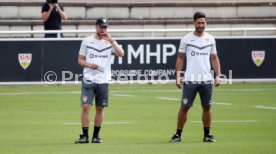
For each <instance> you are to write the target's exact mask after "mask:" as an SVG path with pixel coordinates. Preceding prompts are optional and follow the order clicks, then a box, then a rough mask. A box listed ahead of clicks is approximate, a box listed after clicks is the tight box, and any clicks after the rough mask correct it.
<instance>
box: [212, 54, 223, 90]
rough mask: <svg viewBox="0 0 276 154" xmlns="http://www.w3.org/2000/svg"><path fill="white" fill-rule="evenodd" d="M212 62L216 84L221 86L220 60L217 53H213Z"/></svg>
mask: <svg viewBox="0 0 276 154" xmlns="http://www.w3.org/2000/svg"><path fill="white" fill-rule="evenodd" d="M211 63H212V66H213V68H214V71H215V73H216V77H215V86H219V85H220V74H221V70H220V62H219V58H218V55H217V54H211Z"/></svg>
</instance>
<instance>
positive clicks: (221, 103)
mask: <svg viewBox="0 0 276 154" xmlns="http://www.w3.org/2000/svg"><path fill="white" fill-rule="evenodd" d="M212 103H213V104H216V105H227V106H229V105H232V104H231V103H224V102H212Z"/></svg>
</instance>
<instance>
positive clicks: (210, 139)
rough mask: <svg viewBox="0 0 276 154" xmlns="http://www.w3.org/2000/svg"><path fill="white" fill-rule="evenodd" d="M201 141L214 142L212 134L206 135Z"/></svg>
mask: <svg viewBox="0 0 276 154" xmlns="http://www.w3.org/2000/svg"><path fill="white" fill-rule="evenodd" d="M203 142H216V140H215V138H214V136H213V135H207V136H205V137H204V138H203Z"/></svg>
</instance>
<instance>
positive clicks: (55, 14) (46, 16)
mask: <svg viewBox="0 0 276 154" xmlns="http://www.w3.org/2000/svg"><path fill="white" fill-rule="evenodd" d="M41 13H42V20H43V22H44V30H61V20H66V19H67V15H66V13H65V12H64V9H63V6H62V5H61V4H59V3H58V0H46V3H44V4H43V6H42V11H41ZM44 37H45V38H57V37H59V35H58V34H57V33H45V36H44ZM60 37H63V34H62V33H61V34H60Z"/></svg>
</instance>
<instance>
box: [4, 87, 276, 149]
mask: <svg viewBox="0 0 276 154" xmlns="http://www.w3.org/2000/svg"><path fill="white" fill-rule="evenodd" d="M180 96H181V91H180V90H178V89H177V88H176V87H175V85H173V84H167V85H110V100H109V102H110V104H109V107H108V108H106V110H105V120H104V122H105V123H104V124H103V126H102V130H101V138H102V139H103V141H104V144H100V145H98V144H91V143H89V144H85V145H75V144H74V141H75V140H76V139H77V138H78V135H79V134H80V133H81V125H80V110H81V108H80V86H79V85H75V86H1V87H0V153H1V154H2V153H3V154H13V153H14V154H17V153H20V154H44V153H45V154H51V153H53V154H55V153H64V154H71V153H72V154H73V153H74V154H75V153H80V154H86V153H101V154H105V153H106V154H152V153H157V154H169V153H172V154H176V153H181V154H183V153H187V154H214V153H229V154H233V153H235V154H246V153H248V154H254V153H256V154H259V153H263V154H272V153H275V151H276V132H275V130H276V118H275V117H276V84H275V83H274V84H273V83H271V84H261V83H258V84H233V85H222V86H221V87H219V88H214V95H213V101H214V102H215V103H214V105H213V108H212V111H213V124H212V129H211V133H212V134H214V136H215V137H216V140H217V142H216V143H203V142H202V137H203V128H202V123H201V112H202V111H201V106H200V103H199V97H197V98H196V101H195V103H194V107H193V108H191V110H190V112H189V116H188V122H187V124H186V126H185V129H184V133H183V138H182V142H181V143H169V142H168V141H169V139H170V138H171V136H172V134H174V133H175V127H176V117H177V112H178V109H179V106H180ZM94 113H95V109H94V108H93V109H92V112H91V117H92V118H91V120H93V117H94ZM92 128H93V124H91V129H90V132H89V134H90V136H91V135H92V131H93V130H92Z"/></svg>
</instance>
